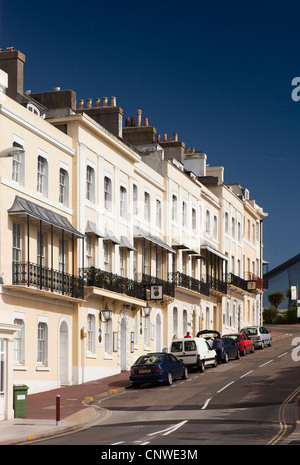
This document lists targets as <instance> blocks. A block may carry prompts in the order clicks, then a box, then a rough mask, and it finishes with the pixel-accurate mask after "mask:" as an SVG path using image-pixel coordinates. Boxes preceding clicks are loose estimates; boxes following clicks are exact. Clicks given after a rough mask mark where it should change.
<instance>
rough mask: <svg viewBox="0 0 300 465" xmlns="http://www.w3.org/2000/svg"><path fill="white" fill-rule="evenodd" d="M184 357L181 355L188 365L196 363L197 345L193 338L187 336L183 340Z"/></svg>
mask: <svg viewBox="0 0 300 465" xmlns="http://www.w3.org/2000/svg"><path fill="white" fill-rule="evenodd" d="M183 355H184V357H182V359H183V361H184V363H186V364H189V365H196V363H197V346H196V342H195V341H194V339H189V338H187V339H186V340H184V351H183Z"/></svg>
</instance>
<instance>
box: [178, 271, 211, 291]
mask: <svg viewBox="0 0 300 465" xmlns="http://www.w3.org/2000/svg"><path fill="white" fill-rule="evenodd" d="M170 277H171V280H172V281H173V282H174V283H175V286H177V287H183V288H185V289H189V290H190V291H194V292H197V293H198V294H203V295H206V296H209V285H208V283H205V282H203V281H199V279H196V278H193V277H192V276H188V275H186V274H184V273H180V272H179V271H176V272H175V273H170Z"/></svg>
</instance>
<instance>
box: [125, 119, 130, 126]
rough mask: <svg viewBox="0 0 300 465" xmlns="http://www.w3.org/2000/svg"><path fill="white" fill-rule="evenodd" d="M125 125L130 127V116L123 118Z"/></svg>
mask: <svg viewBox="0 0 300 465" xmlns="http://www.w3.org/2000/svg"><path fill="white" fill-rule="evenodd" d="M125 127H126V128H129V127H130V118H126V119H125Z"/></svg>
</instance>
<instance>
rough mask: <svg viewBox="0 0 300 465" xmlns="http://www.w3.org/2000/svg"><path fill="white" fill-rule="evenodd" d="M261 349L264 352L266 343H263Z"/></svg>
mask: <svg viewBox="0 0 300 465" xmlns="http://www.w3.org/2000/svg"><path fill="white" fill-rule="evenodd" d="M260 348H261V350H264V348H265V343H264V342H262V343H261V346H260Z"/></svg>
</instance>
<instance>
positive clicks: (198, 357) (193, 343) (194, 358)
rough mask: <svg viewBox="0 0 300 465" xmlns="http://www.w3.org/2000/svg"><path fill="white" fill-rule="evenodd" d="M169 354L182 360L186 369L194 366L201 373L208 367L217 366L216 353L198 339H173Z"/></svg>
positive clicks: (203, 340)
mask: <svg viewBox="0 0 300 465" xmlns="http://www.w3.org/2000/svg"><path fill="white" fill-rule="evenodd" d="M170 352H172V354H174V355H175V356H176V357H179V358H180V359H182V360H183V362H184V363H185V364H186V365H187V367H193V366H196V367H198V368H199V370H200V371H202V372H203V371H204V370H205V367H207V366H209V365H212V366H214V367H215V366H217V354H216V351H215V350H213V349H212V348H211V347H210V345H209V344H208V342H207V341H206V340H205V339H202V338H199V337H193V338H178V339H173V341H172V343H171V349H170Z"/></svg>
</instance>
